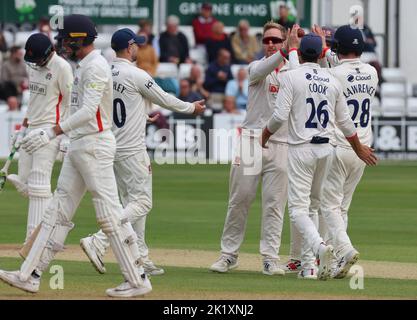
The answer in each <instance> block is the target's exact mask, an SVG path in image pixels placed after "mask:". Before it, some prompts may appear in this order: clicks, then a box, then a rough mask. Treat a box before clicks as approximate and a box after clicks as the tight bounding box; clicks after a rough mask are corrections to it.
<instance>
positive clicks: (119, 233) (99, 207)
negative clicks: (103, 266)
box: [93, 199, 143, 287]
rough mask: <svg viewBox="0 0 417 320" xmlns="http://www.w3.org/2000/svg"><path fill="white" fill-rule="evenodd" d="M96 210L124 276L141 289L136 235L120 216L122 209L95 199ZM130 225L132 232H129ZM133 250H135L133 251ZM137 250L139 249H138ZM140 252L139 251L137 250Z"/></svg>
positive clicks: (141, 282)
mask: <svg viewBox="0 0 417 320" xmlns="http://www.w3.org/2000/svg"><path fill="white" fill-rule="evenodd" d="M93 202H94V207H95V209H96V214H97V221H98V223H99V225H100V227H101V229H102V230H103V232H104V233H105V234H106V235H107V237H108V238H109V241H110V245H111V247H112V250H113V253H114V255H115V256H116V259H117V261H118V263H119V266H120V269H121V271H122V273H123V276H124V277H125V279H126V280H127V281H129V282H130V284H131V285H133V286H135V287H139V286H141V285H143V281H142V278H141V276H140V275H141V272H140V271H141V270H140V268H139V267H140V264H141V262H140V259H139V258H138V256H136V257H135V256H134V254H132V251H134V246H137V245H136V235H135V233H134V232H133V228H132V226H131V225H130V223H128V221H127V219H126V218H125V219H123V222H122V218H121V216H118V214H120V213H121V207H120V209H119V208H117V207H116V206H115V205H114V204H108V203H107V202H106V201H104V200H102V199H93ZM129 225H130V229H131V232H129ZM132 249H133V250H132ZM136 249H137V247H136ZM137 251H138V250H137Z"/></svg>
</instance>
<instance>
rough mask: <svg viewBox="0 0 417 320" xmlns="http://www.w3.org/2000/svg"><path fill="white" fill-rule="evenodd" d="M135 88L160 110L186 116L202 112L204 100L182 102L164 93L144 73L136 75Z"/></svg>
mask: <svg viewBox="0 0 417 320" xmlns="http://www.w3.org/2000/svg"><path fill="white" fill-rule="evenodd" d="M135 80H136V87H137V90H138V92H139V93H140V94H142V95H143V96H144V97H146V98H147V99H149V100H150V101H151V102H152V103H155V104H157V105H159V106H161V107H162V108H165V109H168V110H172V111H176V112H181V113H188V114H195V115H197V114H201V113H203V112H204V110H205V107H204V100H201V101H196V102H194V103H190V102H184V101H182V100H180V99H178V98H176V97H174V96H173V95H171V94H169V93H167V92H165V91H164V90H162V89H161V87H160V86H158V84H157V83H156V82H155V81H154V80H153V79H152V77H151V76H150V75H148V74H147V73H146V72H144V71H141V72H137V73H136V79H135Z"/></svg>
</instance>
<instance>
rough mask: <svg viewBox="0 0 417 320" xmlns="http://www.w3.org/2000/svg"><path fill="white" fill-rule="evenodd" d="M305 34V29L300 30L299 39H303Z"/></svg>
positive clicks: (298, 32)
mask: <svg viewBox="0 0 417 320" xmlns="http://www.w3.org/2000/svg"><path fill="white" fill-rule="evenodd" d="M305 34H306V33H305V31H304V29H302V28H300V29H298V31H297V37H299V38H302V37H304V36H305Z"/></svg>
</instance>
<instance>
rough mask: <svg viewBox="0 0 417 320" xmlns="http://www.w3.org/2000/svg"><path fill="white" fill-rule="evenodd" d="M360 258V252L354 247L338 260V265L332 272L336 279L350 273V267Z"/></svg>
mask: <svg viewBox="0 0 417 320" xmlns="http://www.w3.org/2000/svg"><path fill="white" fill-rule="evenodd" d="M358 260H359V252H358V251H357V250H356V249H354V248H352V249H351V250H349V251H348V252H347V253H346V254H345V255H343V256H342V257H341V258H339V259H338V260H337V266H336V268H335V269H334V271H333V273H332V277H333V278H335V279H343V278H345V277H346V276H347V274H348V273H349V270H350V268H351V267H352V266H353V265H354V264H355V263H356V262H358Z"/></svg>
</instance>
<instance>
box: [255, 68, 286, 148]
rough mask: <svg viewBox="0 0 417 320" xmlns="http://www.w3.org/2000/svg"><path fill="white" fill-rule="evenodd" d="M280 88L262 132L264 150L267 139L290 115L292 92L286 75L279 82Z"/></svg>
mask: <svg viewBox="0 0 417 320" xmlns="http://www.w3.org/2000/svg"><path fill="white" fill-rule="evenodd" d="M280 84H281V85H280V88H279V91H278V96H277V100H276V102H275V109H274V113H273V114H272V117H271V119H269V121H268V124H267V125H266V127H265V128H264V130H263V132H262V137H261V139H262V141H261V144H262V147H263V148H266V143H267V142H268V140H269V138H270V137H271V136H272V135H273V134H274V133H275V132H276V131H278V129H279V128H280V127H281V126H282V124H283V123H285V122H286V121H288V117H289V115H290V111H291V107H292V103H293V90H292V84H291V79H290V76H289V74H288V73H286V74H284V75H283V77H282V79H281V81H280Z"/></svg>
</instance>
